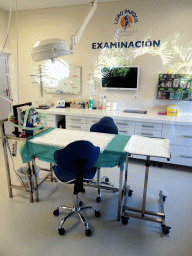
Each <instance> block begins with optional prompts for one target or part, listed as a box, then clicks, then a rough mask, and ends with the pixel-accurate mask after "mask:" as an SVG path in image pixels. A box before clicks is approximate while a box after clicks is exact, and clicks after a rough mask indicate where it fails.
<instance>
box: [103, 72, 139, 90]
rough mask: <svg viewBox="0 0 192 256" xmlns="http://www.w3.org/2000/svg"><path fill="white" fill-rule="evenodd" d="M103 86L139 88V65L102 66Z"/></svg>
mask: <svg viewBox="0 0 192 256" xmlns="http://www.w3.org/2000/svg"><path fill="white" fill-rule="evenodd" d="M101 76H102V88H105V89H124V90H137V89H138V67H102V68H101Z"/></svg>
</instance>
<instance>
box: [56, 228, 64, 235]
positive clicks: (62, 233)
mask: <svg viewBox="0 0 192 256" xmlns="http://www.w3.org/2000/svg"><path fill="white" fill-rule="evenodd" d="M58 232H59V235H60V236H63V235H64V234H65V229H64V228H60V229H58Z"/></svg>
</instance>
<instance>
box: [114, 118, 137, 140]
mask: <svg viewBox="0 0 192 256" xmlns="http://www.w3.org/2000/svg"><path fill="white" fill-rule="evenodd" d="M114 121H115V124H116V125H117V128H118V132H119V134H122V135H127V136H131V135H134V134H135V122H134V121H129V120H119V119H118V120H116V119H114Z"/></svg>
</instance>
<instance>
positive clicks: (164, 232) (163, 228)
mask: <svg viewBox="0 0 192 256" xmlns="http://www.w3.org/2000/svg"><path fill="white" fill-rule="evenodd" d="M169 229H171V227H168V226H165V225H162V232H163V234H166V235H167V234H169Z"/></svg>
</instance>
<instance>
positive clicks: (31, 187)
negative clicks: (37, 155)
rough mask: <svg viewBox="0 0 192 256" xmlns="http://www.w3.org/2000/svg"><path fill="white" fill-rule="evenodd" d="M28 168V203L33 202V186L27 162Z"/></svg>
mask: <svg viewBox="0 0 192 256" xmlns="http://www.w3.org/2000/svg"><path fill="white" fill-rule="evenodd" d="M27 166H28V169H27V174H28V178H29V191H30V192H29V193H30V203H33V186H32V180H31V178H32V176H31V174H32V173H31V167H30V163H29V162H28V163H27Z"/></svg>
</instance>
